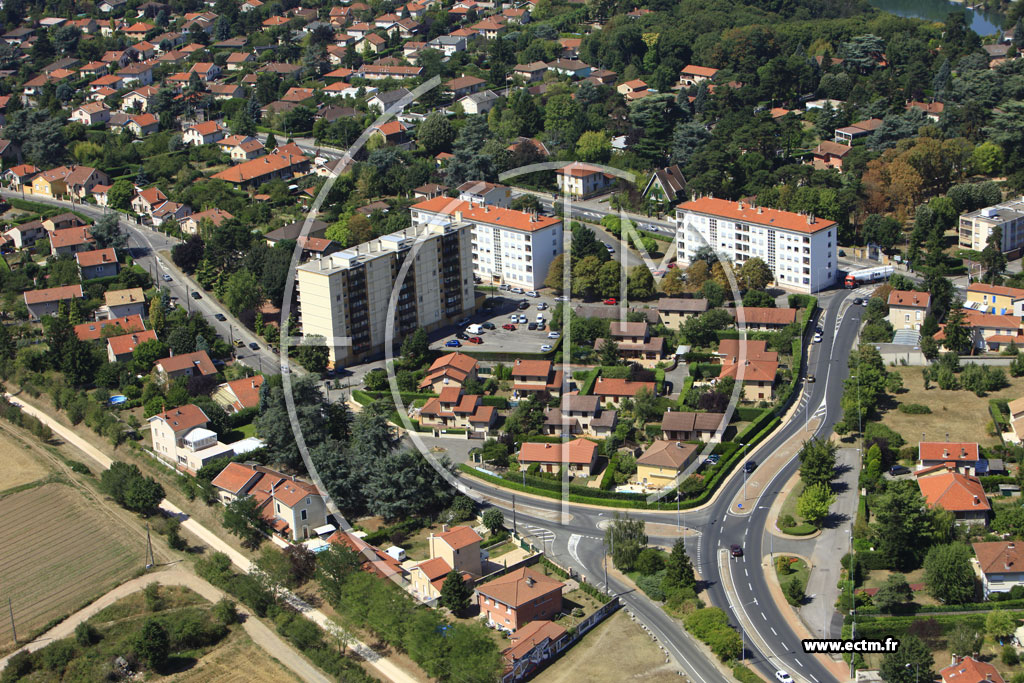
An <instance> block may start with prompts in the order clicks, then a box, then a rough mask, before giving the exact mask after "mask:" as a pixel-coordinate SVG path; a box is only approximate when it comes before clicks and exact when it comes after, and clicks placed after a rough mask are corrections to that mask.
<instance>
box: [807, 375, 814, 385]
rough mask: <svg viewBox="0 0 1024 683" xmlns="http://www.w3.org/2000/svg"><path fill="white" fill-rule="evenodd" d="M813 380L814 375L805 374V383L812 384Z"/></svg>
mask: <svg viewBox="0 0 1024 683" xmlns="http://www.w3.org/2000/svg"><path fill="white" fill-rule="evenodd" d="M814 381H815V377H814V375H807V383H808V384H814Z"/></svg>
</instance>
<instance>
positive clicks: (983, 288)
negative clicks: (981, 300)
mask: <svg viewBox="0 0 1024 683" xmlns="http://www.w3.org/2000/svg"><path fill="white" fill-rule="evenodd" d="M967 291H968V292H980V293H982V294H995V295H997V296H1008V297H1010V298H1012V299H1024V289H1017V288H1016V287H1000V286H998V285H986V284H985V283H984V282H972V283H971V284H970V285H968V286H967Z"/></svg>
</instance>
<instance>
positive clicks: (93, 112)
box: [71, 102, 110, 126]
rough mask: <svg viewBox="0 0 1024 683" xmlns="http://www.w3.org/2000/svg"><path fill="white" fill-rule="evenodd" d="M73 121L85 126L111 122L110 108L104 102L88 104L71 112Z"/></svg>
mask: <svg viewBox="0 0 1024 683" xmlns="http://www.w3.org/2000/svg"><path fill="white" fill-rule="evenodd" d="M71 120H72V121H74V122H75V123H81V124H82V125H83V126H92V125H94V124H97V123H106V122H107V121H109V120H110V107H108V106H107V105H105V104H104V103H102V102H86V103H85V104H83V105H82V106H81V107H78V108H77V109H75V110H74V111H72V112H71Z"/></svg>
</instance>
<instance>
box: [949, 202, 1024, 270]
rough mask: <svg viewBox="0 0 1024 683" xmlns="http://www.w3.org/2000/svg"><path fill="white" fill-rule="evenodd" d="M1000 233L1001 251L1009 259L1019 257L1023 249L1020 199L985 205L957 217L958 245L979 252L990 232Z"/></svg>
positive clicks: (1023, 221) (1023, 220)
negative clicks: (998, 231) (1001, 234)
mask: <svg viewBox="0 0 1024 683" xmlns="http://www.w3.org/2000/svg"><path fill="white" fill-rule="evenodd" d="M996 227H999V228H1000V229H1001V230H1002V233H1003V236H1002V248H1003V252H1004V253H1006V254H1007V255H1008V256H1009V257H1010V258H1017V257H1018V256H1020V254H1021V251H1022V247H1024V197H1018V198H1016V199H1011V200H1008V201H1005V202H1003V203H1001V204H996V205H995V206H986V207H985V208H983V209H978V210H977V211H971V212H968V213H965V214H963V215H961V216H960V228H959V236H960V246H961V247H963V248H964V249H975V250H977V251H981V250H983V249H984V248H985V245H986V244H987V243H988V238H989V235H991V234H992V230H994V229H995V228H996Z"/></svg>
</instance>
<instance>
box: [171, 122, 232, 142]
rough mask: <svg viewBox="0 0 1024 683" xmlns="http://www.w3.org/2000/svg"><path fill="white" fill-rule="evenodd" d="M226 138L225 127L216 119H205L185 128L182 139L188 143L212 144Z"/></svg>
mask: <svg viewBox="0 0 1024 683" xmlns="http://www.w3.org/2000/svg"><path fill="white" fill-rule="evenodd" d="M223 138H224V129H223V128H222V127H221V125H220V124H219V123H217V122H216V121H203V122H202V123H197V124H195V125H194V126H189V127H188V128H186V129H185V134H184V135H182V136H181V141H182V142H184V143H185V144H186V145H210V144H213V143H215V142H217V141H218V140H221V139H223Z"/></svg>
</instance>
